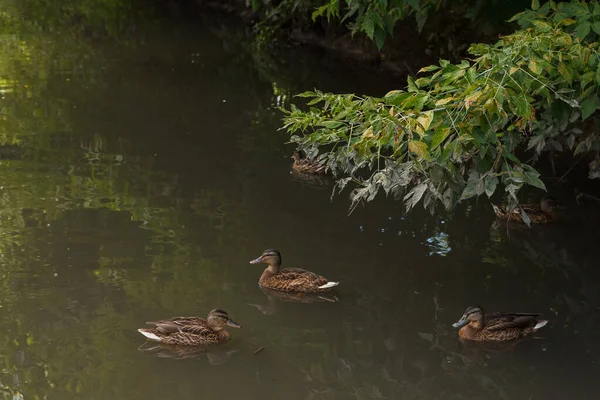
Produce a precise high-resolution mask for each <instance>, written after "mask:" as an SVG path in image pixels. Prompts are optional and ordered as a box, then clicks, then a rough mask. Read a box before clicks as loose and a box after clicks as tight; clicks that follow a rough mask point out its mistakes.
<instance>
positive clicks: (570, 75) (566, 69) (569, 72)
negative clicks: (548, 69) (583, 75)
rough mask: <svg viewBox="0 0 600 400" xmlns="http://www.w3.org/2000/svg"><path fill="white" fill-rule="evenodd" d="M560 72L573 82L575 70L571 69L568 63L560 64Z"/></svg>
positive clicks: (568, 80)
mask: <svg viewBox="0 0 600 400" xmlns="http://www.w3.org/2000/svg"><path fill="white" fill-rule="evenodd" d="M558 73H559V74H561V75H562V77H563V78H565V80H566V81H567V82H569V83H571V82H572V81H573V71H572V70H571V67H569V66H568V65H567V64H565V63H560V64H558Z"/></svg>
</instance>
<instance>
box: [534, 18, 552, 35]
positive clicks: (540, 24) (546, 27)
mask: <svg viewBox="0 0 600 400" xmlns="http://www.w3.org/2000/svg"><path fill="white" fill-rule="evenodd" d="M531 23H532V24H533V25H534V26H535V27H536V28H538V29H539V30H540V31H541V32H548V31H550V30H551V29H552V25H550V24H549V23H547V22H546V21H542V20H539V19H536V20H533V21H531Z"/></svg>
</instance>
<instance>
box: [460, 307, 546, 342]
mask: <svg viewBox="0 0 600 400" xmlns="http://www.w3.org/2000/svg"><path fill="white" fill-rule="evenodd" d="M539 315H540V314H531V313H502V312H499V313H493V314H487V315H485V316H484V314H483V309H482V308H481V307H479V306H475V307H467V309H466V310H465V313H464V314H463V316H462V317H461V318H460V320H459V321H458V322H455V323H454V324H452V326H453V327H454V328H460V330H459V331H458V336H460V337H461V338H462V339H466V340H476V341H507V340H513V339H519V338H521V337H523V336H527V335H530V334H532V333H534V332H537V331H538V330H539V329H541V328H543V327H544V326H546V324H547V323H548V321H547V320H538V319H537V318H536V317H538V316H539Z"/></svg>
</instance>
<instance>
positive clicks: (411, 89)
mask: <svg viewBox="0 0 600 400" xmlns="http://www.w3.org/2000/svg"><path fill="white" fill-rule="evenodd" d="M406 81H407V82H408V91H409V92H411V93H417V92H418V91H419V88H418V87H417V85H415V81H414V80H413V78H412V77H411V76H410V75H409V76H408V77H407V78H406Z"/></svg>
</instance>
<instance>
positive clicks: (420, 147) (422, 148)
mask: <svg viewBox="0 0 600 400" xmlns="http://www.w3.org/2000/svg"><path fill="white" fill-rule="evenodd" d="M408 150H410V151H412V152H413V153H415V154H416V155H418V156H419V157H421V158H423V159H425V160H431V157H430V156H429V152H428V151H427V145H426V144H425V143H423V142H421V141H419V140H411V141H409V142H408Z"/></svg>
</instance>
